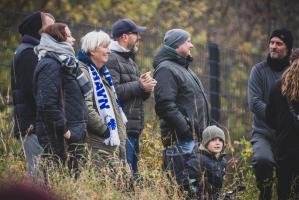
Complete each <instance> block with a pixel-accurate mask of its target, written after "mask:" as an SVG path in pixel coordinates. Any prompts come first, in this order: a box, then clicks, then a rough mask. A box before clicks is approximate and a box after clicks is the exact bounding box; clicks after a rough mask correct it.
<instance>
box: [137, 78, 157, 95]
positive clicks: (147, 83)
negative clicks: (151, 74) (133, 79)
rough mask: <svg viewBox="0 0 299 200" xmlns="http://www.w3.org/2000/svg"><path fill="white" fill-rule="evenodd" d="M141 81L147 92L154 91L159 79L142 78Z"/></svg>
mask: <svg viewBox="0 0 299 200" xmlns="http://www.w3.org/2000/svg"><path fill="white" fill-rule="evenodd" d="M140 82H141V84H142V86H143V88H144V91H145V92H152V91H154V87H155V86H156V84H157V81H156V80H155V79H153V78H150V79H143V78H141V79H140Z"/></svg>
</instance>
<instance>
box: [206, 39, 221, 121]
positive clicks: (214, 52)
mask: <svg viewBox="0 0 299 200" xmlns="http://www.w3.org/2000/svg"><path fill="white" fill-rule="evenodd" d="M208 47H209V65H210V102H211V113H210V114H211V115H210V116H211V119H212V120H213V121H216V122H219V120H220V96H219V94H220V87H219V49H218V45H217V44H215V43H210V44H208Z"/></svg>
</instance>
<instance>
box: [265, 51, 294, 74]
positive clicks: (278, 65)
mask: <svg viewBox="0 0 299 200" xmlns="http://www.w3.org/2000/svg"><path fill="white" fill-rule="evenodd" d="M267 63H268V64H269V66H270V67H271V69H273V70H274V71H278V72H281V71H283V70H285V69H286V68H287V67H288V66H289V56H285V57H284V58H283V59H272V58H271V57H270V54H268V57H267Z"/></svg>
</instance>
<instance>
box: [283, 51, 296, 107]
mask: <svg viewBox="0 0 299 200" xmlns="http://www.w3.org/2000/svg"><path fill="white" fill-rule="evenodd" d="M281 91H282V94H283V95H284V96H286V97H287V98H288V100H290V101H299V48H296V49H294V50H293V51H292V54H291V56H290V67H289V68H288V69H287V70H286V71H285V72H284V73H283V75H282V85H281Z"/></svg>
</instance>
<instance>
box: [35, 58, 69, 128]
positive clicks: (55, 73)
mask: <svg viewBox="0 0 299 200" xmlns="http://www.w3.org/2000/svg"><path fill="white" fill-rule="evenodd" d="M43 64H44V66H43V67H42V68H41V70H40V71H39V73H38V74H37V77H36V102H37V110H38V113H39V114H40V116H41V118H42V121H43V122H44V124H45V126H46V127H47V129H48V130H49V131H51V132H52V133H56V134H64V133H65V132H66V131H67V130H68V129H67V127H66V119H65V116H64V112H63V110H62V106H61V105H62V104H61V101H62V93H63V92H62V70H61V67H60V65H59V64H58V63H55V62H53V61H52V62H51V61H49V62H47V61H46V62H43Z"/></svg>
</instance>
